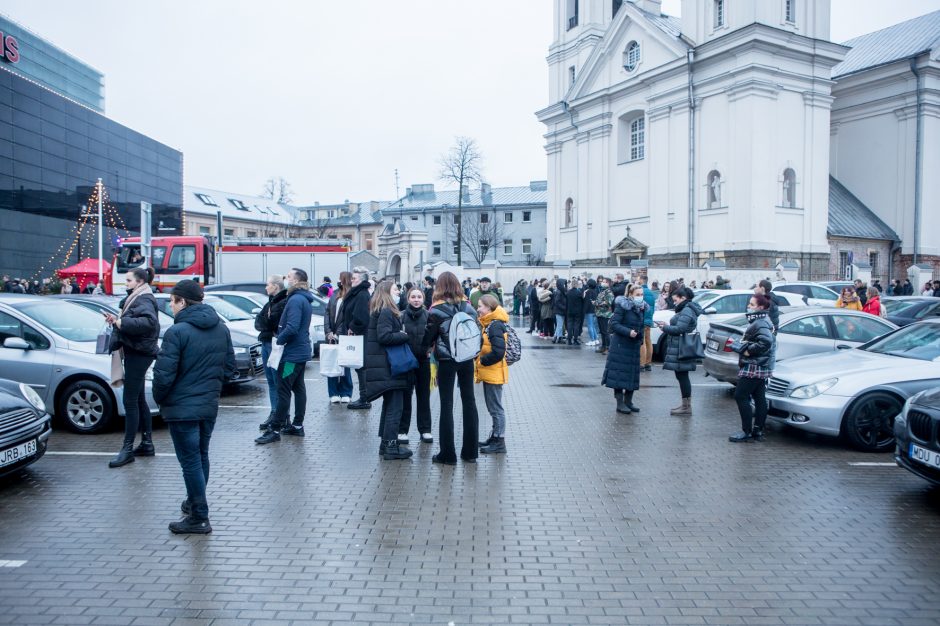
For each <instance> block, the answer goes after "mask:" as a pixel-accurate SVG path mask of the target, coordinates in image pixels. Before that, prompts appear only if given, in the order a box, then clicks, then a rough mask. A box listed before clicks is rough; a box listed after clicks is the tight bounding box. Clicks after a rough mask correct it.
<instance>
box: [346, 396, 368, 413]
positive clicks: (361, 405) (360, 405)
mask: <svg viewBox="0 0 940 626" xmlns="http://www.w3.org/2000/svg"><path fill="white" fill-rule="evenodd" d="M346 408H347V409H352V410H353V411H359V410H362V409H371V408H372V403H371V402H366V401H365V400H363V399H362V398H359V399H358V400H356V401H355V402H350V403H349V404H347V405H346Z"/></svg>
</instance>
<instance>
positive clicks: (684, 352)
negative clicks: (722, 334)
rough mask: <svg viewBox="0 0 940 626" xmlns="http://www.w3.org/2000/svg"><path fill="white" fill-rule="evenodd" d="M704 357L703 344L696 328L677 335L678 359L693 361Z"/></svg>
mask: <svg viewBox="0 0 940 626" xmlns="http://www.w3.org/2000/svg"><path fill="white" fill-rule="evenodd" d="M704 358H705V346H704V345H702V336H701V335H700V334H699V332H698V331H697V330H693V331H692V332H690V333H683V334H681V335H679V360H680V361H693V360H695V359H704Z"/></svg>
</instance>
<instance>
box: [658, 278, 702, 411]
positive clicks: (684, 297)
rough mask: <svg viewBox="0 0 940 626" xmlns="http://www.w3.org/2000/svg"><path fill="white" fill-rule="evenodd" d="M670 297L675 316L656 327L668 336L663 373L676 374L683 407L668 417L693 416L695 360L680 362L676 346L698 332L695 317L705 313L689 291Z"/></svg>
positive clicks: (672, 294)
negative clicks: (690, 374)
mask: <svg viewBox="0 0 940 626" xmlns="http://www.w3.org/2000/svg"><path fill="white" fill-rule="evenodd" d="M670 297H671V298H672V303H673V305H675V307H676V308H675V310H676V314H675V315H673V316H672V319H671V320H669V323H668V324H666V323H664V322H657V326H659V327H660V329H662V331H663V334H665V335H666V336H667V337H666V356H665V358H664V359H663V369H664V370H669V371H672V372H675V373H676V380H678V381H679V392H680V393H681V395H682V403H681V404H680V405H679V406H677V407H675V408H674V409H672V410H671V411H670V414H672V415H692V381H691V380H689V372H694V371H695V360H694V359H680V358H679V343H680V341H681V340H682V335H685V334H688V333H691V332H693V331H695V329H696V328H698V317H699V315H701V314H702V313H704V311H703V310H702V307H700V306H699V305H698V303H697V302H692V298H694V297H695V294H694V293H693V292H692V290H691V289H689V288H688V287H679V288H678V289H674V290H673V291H671V292H670Z"/></svg>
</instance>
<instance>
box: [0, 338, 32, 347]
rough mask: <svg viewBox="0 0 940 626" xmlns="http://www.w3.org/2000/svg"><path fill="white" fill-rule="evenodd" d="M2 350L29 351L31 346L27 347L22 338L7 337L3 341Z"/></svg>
mask: <svg viewBox="0 0 940 626" xmlns="http://www.w3.org/2000/svg"><path fill="white" fill-rule="evenodd" d="M3 347H4V348H12V349H14V350H30V349H32V346H30V345H29V342H27V341H26V340H25V339H23V338H22V337H7V338H6V339H4V340H3Z"/></svg>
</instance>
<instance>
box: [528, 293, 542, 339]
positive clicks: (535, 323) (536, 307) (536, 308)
mask: <svg viewBox="0 0 940 626" xmlns="http://www.w3.org/2000/svg"><path fill="white" fill-rule="evenodd" d="M538 283H539V281H538V280H533V281H532V283H531V284H530V285H529V288H528V290H527V292H526V296H527V297H528V299H529V314H530V317H531V318H532V319H531V321H530V322H529V330H527V331H525V332H526V333H527V334H532V333H533V332H535V329H536V328H539V329H541V324H539V322H540V321H541V311H540V309H541V303H539V295H538Z"/></svg>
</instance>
